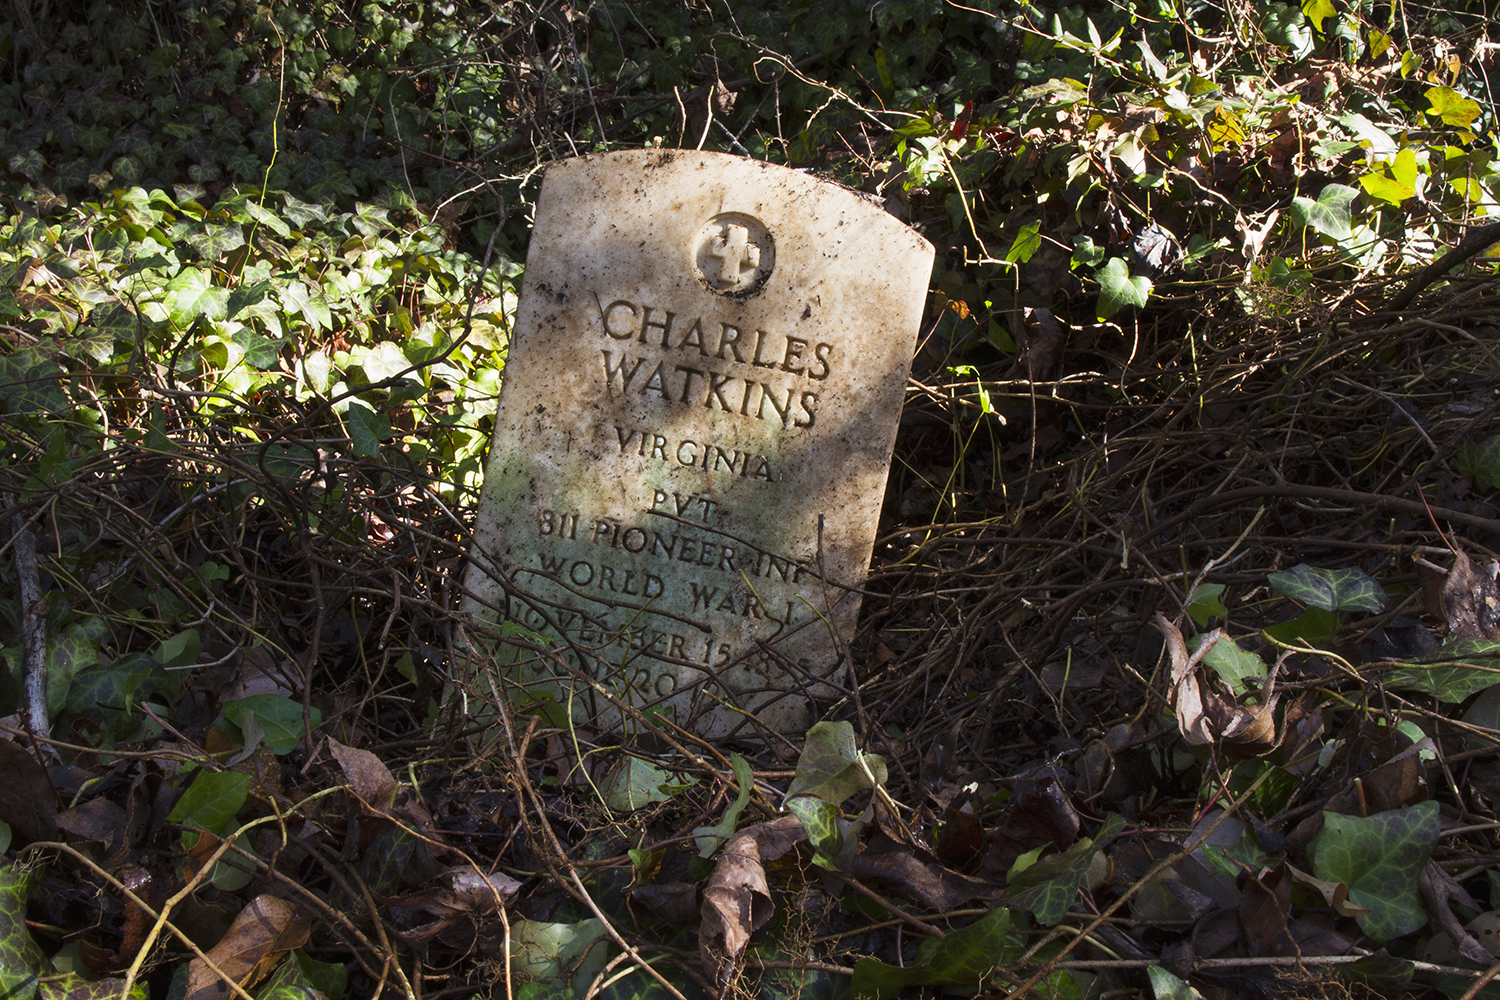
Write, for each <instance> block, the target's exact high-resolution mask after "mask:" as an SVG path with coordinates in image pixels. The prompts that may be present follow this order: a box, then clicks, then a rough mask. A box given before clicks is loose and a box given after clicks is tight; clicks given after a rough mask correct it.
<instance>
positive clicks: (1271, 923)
mask: <svg viewBox="0 0 1500 1000" xmlns="http://www.w3.org/2000/svg"><path fill="white" fill-rule="evenodd" d="M1242 888H1243V891H1244V893H1245V895H1244V897H1243V898H1242V899H1241V900H1240V925H1241V926H1242V927H1243V928H1244V929H1245V943H1246V945H1247V946H1248V948H1249V949H1250V954H1251V955H1253V956H1261V955H1272V954H1275V951H1276V941H1277V939H1278V938H1280V937H1281V932H1282V931H1284V930H1286V922H1287V919H1288V918H1290V917H1291V915H1292V876H1291V873H1290V872H1288V871H1287V870H1286V866H1285V865H1277V866H1276V867H1275V868H1271V869H1269V870H1267V871H1264V872H1262V873H1261V874H1260V875H1259V877H1256V878H1249V879H1246V880H1245V881H1244V884H1243V887H1242Z"/></svg>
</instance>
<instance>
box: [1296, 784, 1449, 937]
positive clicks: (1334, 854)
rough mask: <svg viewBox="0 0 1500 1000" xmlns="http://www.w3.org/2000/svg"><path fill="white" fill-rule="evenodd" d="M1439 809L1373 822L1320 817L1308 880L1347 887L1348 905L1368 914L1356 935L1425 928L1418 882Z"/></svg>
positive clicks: (1382, 816) (1432, 806) (1389, 814)
mask: <svg viewBox="0 0 1500 1000" xmlns="http://www.w3.org/2000/svg"><path fill="white" fill-rule="evenodd" d="M1439 832H1440V831H1439V824H1438V804H1437V802H1436V801H1435V800H1432V799H1429V800H1427V801H1426V802H1422V803H1419V804H1417V805H1414V806H1408V807H1407V808H1405V809H1391V810H1388V811H1386V812H1379V813H1375V814H1374V815H1373V816H1369V817H1366V818H1361V817H1359V816H1342V815H1340V814H1338V813H1331V812H1325V813H1324V814H1323V829H1322V830H1320V831H1319V832H1318V835H1317V837H1315V838H1314V839H1313V842H1312V844H1310V845H1309V846H1308V854H1309V856H1310V857H1311V858H1312V862H1313V874H1314V875H1316V876H1317V877H1318V878H1320V879H1325V880H1327V881H1330V882H1342V883H1344V884H1345V885H1347V886H1348V887H1349V901H1350V902H1352V903H1354V904H1356V905H1358V906H1363V907H1366V908H1367V909H1369V911H1370V912H1369V913H1367V914H1364V915H1363V916H1360V917H1356V918H1355V919H1356V920H1357V921H1358V922H1359V929H1360V930H1361V931H1363V932H1364V933H1365V934H1367V935H1369V936H1370V937H1372V938H1374V939H1375V940H1377V941H1389V940H1391V939H1392V938H1398V937H1400V936H1402V935H1403V934H1410V933H1411V932H1412V931H1415V930H1417V929H1418V928H1421V927H1424V926H1426V924H1427V912H1426V911H1425V910H1424V909H1422V901H1421V899H1420V897H1419V896H1418V895H1417V876H1418V875H1420V874H1421V872H1422V869H1423V868H1424V867H1426V865H1427V861H1428V859H1429V858H1431V857H1432V849H1433V848H1434V847H1435V846H1437V841H1438V834H1439Z"/></svg>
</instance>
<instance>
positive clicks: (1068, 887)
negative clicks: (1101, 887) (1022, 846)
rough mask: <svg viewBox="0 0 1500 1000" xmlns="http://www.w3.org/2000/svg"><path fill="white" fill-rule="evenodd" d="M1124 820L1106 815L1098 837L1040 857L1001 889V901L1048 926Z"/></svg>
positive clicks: (1064, 910)
mask: <svg viewBox="0 0 1500 1000" xmlns="http://www.w3.org/2000/svg"><path fill="white" fill-rule="evenodd" d="M1124 827H1125V821H1124V820H1123V819H1121V818H1120V817H1119V816H1116V815H1114V814H1110V816H1109V818H1108V819H1106V820H1105V821H1104V827H1103V828H1102V829H1101V830H1100V831H1099V835H1098V836H1097V837H1095V838H1093V839H1092V840H1090V839H1089V838H1087V837H1084V838H1082V839H1080V840H1079V841H1078V842H1076V843H1075V844H1074V845H1073V846H1072V847H1070V848H1068V849H1067V850H1066V851H1063V852H1062V853H1061V854H1054V855H1052V856H1051V857H1046V858H1043V859H1042V860H1040V861H1038V862H1037V863H1036V864H1034V865H1032V866H1031V867H1029V868H1027V869H1026V870H1025V871H1023V872H1021V873H1019V874H1018V875H1016V877H1015V878H1013V879H1011V883H1010V887H1009V888H1007V889H1006V890H1005V902H1006V903H1007V904H1008V905H1010V906H1013V907H1015V908H1017V909H1021V910H1029V911H1030V912H1031V913H1032V915H1033V916H1035V917H1036V919H1037V923H1039V924H1041V925H1042V926H1044V927H1052V926H1054V925H1055V924H1057V922H1058V921H1060V920H1062V918H1063V916H1064V915H1066V914H1067V912H1068V904H1069V903H1071V902H1073V900H1074V898H1075V897H1076V896H1077V895H1078V888H1079V886H1081V885H1083V880H1084V879H1086V878H1087V877H1088V874H1089V868H1090V867H1092V865H1093V863H1094V855H1095V854H1097V853H1098V852H1099V851H1101V850H1103V849H1104V848H1105V847H1108V846H1109V842H1110V841H1112V840H1114V839H1115V837H1117V836H1118V835H1119V833H1120V831H1121V830H1122V829H1124Z"/></svg>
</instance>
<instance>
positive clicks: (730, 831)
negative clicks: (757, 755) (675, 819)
mask: <svg viewBox="0 0 1500 1000" xmlns="http://www.w3.org/2000/svg"><path fill="white" fill-rule="evenodd" d="M729 766H730V767H732V768H733V769H734V783H735V784H736V785H739V786H740V794H739V795H737V796H735V799H734V801H733V802H732V803H730V805H729V808H728V809H726V810H724V818H723V819H722V820H720V821H719V822H718V823H717V824H716V825H714V826H700V827H698V828H697V829H696V830H694V831H693V836H694V837H695V838H696V839H697V842H698V857H700V858H706V857H709V856H710V855H712V854H713V853H714V851H717V850H718V849H719V845H720V844H722V843H724V842H725V841H726V840H728V839H729V838H730V837H732V836H733V835H734V828H735V826H736V825H737V824H738V823H739V821H740V813H742V812H744V811H745V806H747V805H749V804H750V790H751V789H752V788H754V787H755V775H754V774H753V773H752V772H751V770H750V764H749V762H748V761H746V760H745V758H743V757H741V756H740V755H739V754H737V753H732V754H730V755H729Z"/></svg>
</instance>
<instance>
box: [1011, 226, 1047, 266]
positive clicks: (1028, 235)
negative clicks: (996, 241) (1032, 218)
mask: <svg viewBox="0 0 1500 1000" xmlns="http://www.w3.org/2000/svg"><path fill="white" fill-rule="evenodd" d="M1041 233H1042V224H1041V223H1040V222H1033V223H1030V224H1028V225H1025V226H1022V227H1021V231H1020V232H1019V233H1017V234H1016V238H1015V239H1014V240H1013V241H1011V244H1010V249H1009V250H1007V251H1005V259H1006V260H1008V261H1010V262H1011V263H1012V264H1024V263H1026V262H1027V261H1029V260H1030V259H1031V257H1032V255H1033V254H1035V253H1036V252H1037V250H1038V249H1039V248H1040V247H1041V245H1042V235H1041Z"/></svg>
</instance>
